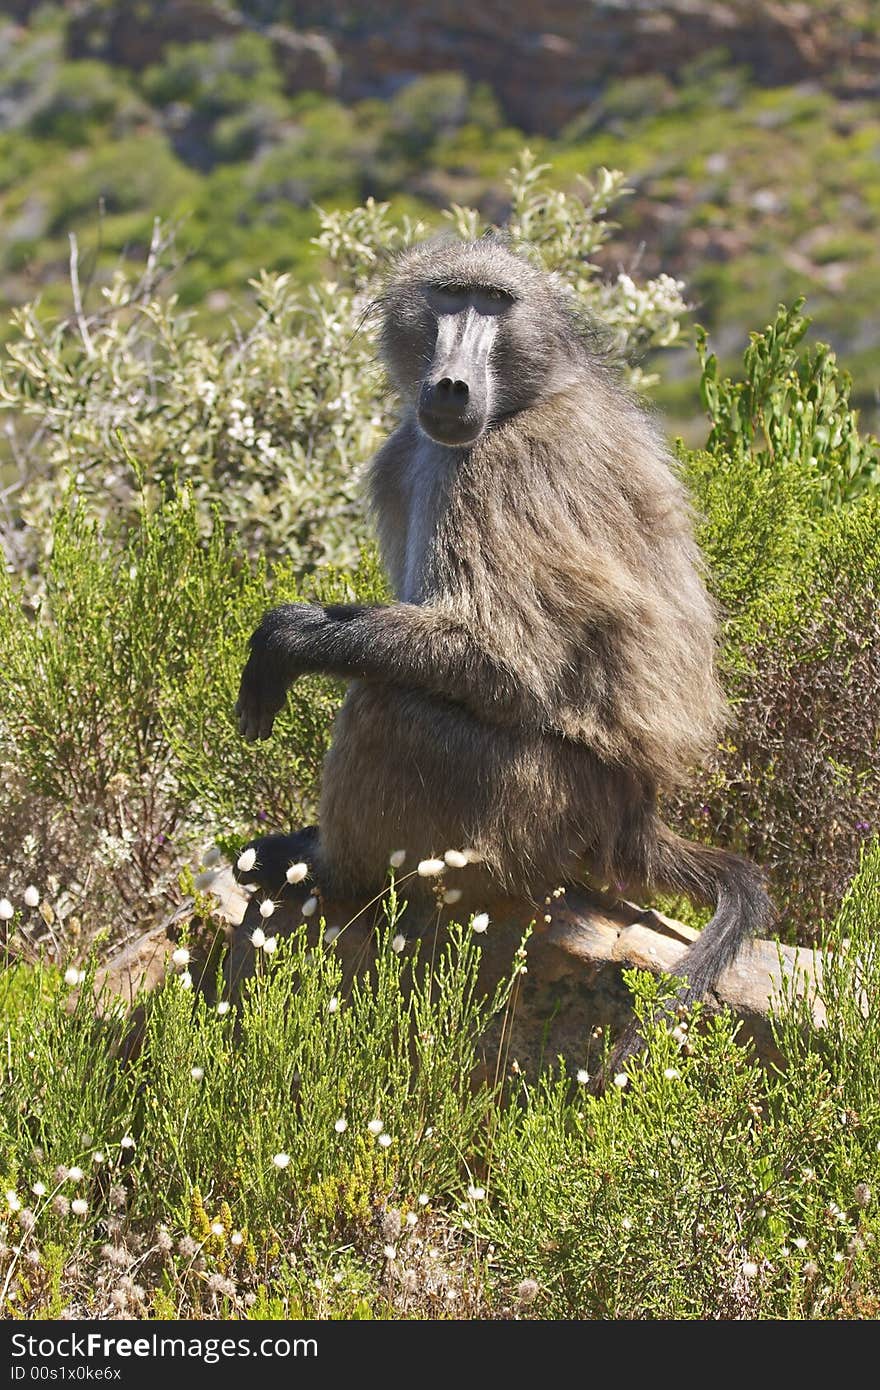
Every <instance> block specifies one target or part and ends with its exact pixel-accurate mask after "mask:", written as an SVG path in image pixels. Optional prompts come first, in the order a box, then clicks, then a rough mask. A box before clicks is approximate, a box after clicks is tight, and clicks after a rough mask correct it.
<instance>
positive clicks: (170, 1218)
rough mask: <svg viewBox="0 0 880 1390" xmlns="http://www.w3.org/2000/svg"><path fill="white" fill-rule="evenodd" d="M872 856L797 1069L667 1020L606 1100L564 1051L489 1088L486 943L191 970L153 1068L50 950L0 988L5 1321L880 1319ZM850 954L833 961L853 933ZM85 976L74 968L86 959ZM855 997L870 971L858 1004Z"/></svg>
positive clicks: (640, 1006)
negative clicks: (422, 955) (215, 989)
mask: <svg viewBox="0 0 880 1390" xmlns="http://www.w3.org/2000/svg"><path fill="white" fill-rule="evenodd" d="M878 903H880V845H877V844H875V845H874V846H873V848H872V849H870V850H869V851H868V852H866V854H865V855H864V857H863V862H862V867H861V870H860V873H859V876H858V878H857V880H856V882H855V883H854V885H853V887H852V889H851V891H850V893H849V895H848V897H847V899H846V901H845V903H844V905H843V908H842V910H841V914H840V917H839V919H838V921H837V923H836V924H835V926H834V928H833V929H832V930H831V931H830V932H829V935H828V946H829V948H830V950H829V955H828V965H827V968H826V971H825V976H824V981H823V984H822V993H823V998H824V1002H825V1005H826V1009H827V1023H826V1026H825V1028H824V1029H823V1030H821V1031H819V1032H817V1031H816V1030H815V1029H814V1028H812V1027H811V1026H810V1025H809V1024H808V1021H807V1014H806V1012H805V1011H804V1009H803V1008H802V1007H801V1006H800V1005H798V1004H797V1003H796V1002H795V1001H794V1000H793V999H789V1000H782V1001H780V1004H779V1017H778V1020H777V1024H776V1028H777V1036H778V1041H779V1044H780V1046H781V1047H782V1049H783V1051H784V1054H785V1055H786V1057H787V1059H788V1066H787V1070H786V1071H784V1072H776V1071H768V1070H765V1069H763V1068H762V1067H761V1066H760V1065H759V1064H758V1063H757V1062H756V1061H755V1060H754V1059H753V1058H752V1057H751V1056H750V1055H749V1054H748V1052H747V1051H746V1050H745V1049H743V1048H742V1047H740V1046H739V1045H738V1043H737V1041H736V1023H735V1021H734V1020H733V1019H732V1018H730V1017H728V1016H724V1015H722V1016H720V1017H717V1018H715V1019H713V1020H712V1021H711V1022H710V1023H709V1024H708V1025H703V1023H702V1022H701V1020H700V1019H699V1017H698V1016H694V1017H691V1018H686V1019H683V1020H679V1023H678V1024H677V1025H676V1027H675V1028H674V1029H672V1030H670V1029H669V1027H668V1025H667V1024H666V1023H664V1022H663V1021H662V1018H661V1016H660V1013H661V1005H662V1001H663V998H664V991H665V989H666V985H665V983H664V982H662V981H661V982H656V981H652V980H650V979H649V978H647V977H641V976H636V975H635V974H634V975H633V976H632V977H631V984H632V987H633V989H634V993H635V1003H636V1008H637V1010H638V1012H639V1014H640V1016H641V1018H642V1019H643V1022H644V1026H645V1029H646V1032H647V1035H648V1037H649V1041H650V1046H649V1049H648V1051H647V1052H646V1054H645V1055H644V1056H643V1057H641V1058H639V1059H637V1060H636V1061H635V1062H634V1063H632V1064H631V1066H630V1069H629V1071H628V1073H627V1074H621V1075H620V1076H618V1077H616V1078H615V1084H613V1085H610V1086H609V1087H608V1088H607V1091H606V1092H605V1094H603V1095H601V1096H595V1095H592V1094H590V1093H589V1090H588V1088H587V1087H586V1086H585V1085H584V1084H583V1080H584V1078H583V1077H582V1075H580V1074H579V1075H578V1076H575V1075H571V1074H569V1073H568V1072H567V1070H566V1068H565V1066H564V1065H563V1064H562V1063H561V1061H560V1063H559V1064H557V1065H556V1066H553V1067H550V1068H549V1069H548V1070H547V1071H546V1072H545V1073H544V1074H543V1075H541V1076H530V1075H527V1074H525V1073H524V1072H523V1070H522V1069H521V1068H520V1067H519V1066H518V1064H517V1065H516V1066H511V1068H510V1070H509V1072H508V1075H507V1076H506V1077H504V1078H502V1079H501V1081H500V1082H499V1083H498V1084H497V1085H488V1084H486V1083H485V1082H477V1081H475V1080H474V1079H473V1076H474V1066H475V1061H476V1044H477V1041H478V1039H479V1036H480V1034H481V1032H482V1031H483V1029H484V1028H485V1026H486V1024H487V1021H488V1020H489V1018H490V1017H491V1016H492V1015H493V1014H494V1013H496V1012H497V1011H498V1010H499V1009H503V1008H505V1007H507V1006H508V1004H509V1001H510V999H511V994H510V981H507V982H505V983H503V984H502V985H501V987H500V988H499V990H498V992H497V994H496V996H495V998H494V999H491V1000H488V999H484V998H480V997H478V996H477V993H476V989H475V981H476V971H477V967H478V964H479V951H480V942H479V936H478V935H477V934H476V933H474V932H473V931H472V930H471V929H470V927H465V928H462V929H460V930H456V931H454V932H453V933H452V937H451V940H450V942H449V944H448V945H447V946H446V947H445V948H444V949H443V951H442V952H441V953H440V955H439V957H438V959H437V961H436V962H435V968H434V970H433V971H426V970H424V969H422V968H421V967H420V966H419V964H418V956H417V955H416V956H415V957H409V956H401V955H399V954H398V953H397V952H396V951H395V950H394V949H393V947H392V940H393V935H394V932H395V925H396V907H395V899H394V894H393V892H392V893H391V895H390V900H389V908H388V913H387V917H388V921H387V926H386V927H385V929H384V935H383V937H382V942H381V945H380V950H379V952H378V960H377V965H376V968H375V973H374V976H373V978H372V979H370V980H366V979H363V980H360V981H358V982H356V983H355V984H354V985H353V986H352V988H351V990H350V991H349V992H348V993H344V992H343V990H342V988H341V969H340V965H339V962H338V960H337V957H336V953H335V951H334V949H333V948H332V946H331V947H328V948H324V949H319V950H310V949H309V946H308V943H307V941H306V938H305V935H304V933H300V934H298V935H295V936H294V937H292V938H289V939H288V940H287V941H286V942H280V943H279V944H278V948H277V950H275V951H274V952H272V953H271V954H268V953H267V952H266V951H265V949H263V950H261V951H259V952H258V956H259V960H258V969H257V973H256V976H255V978H254V980H253V982H252V984H251V986H250V988H249V990H248V992H247V993H246V996H245V997H244V999H243V1000H242V1001H241V1002H240V1004H238V1005H235V1004H233V1005H232V1006H231V1007H226V1006H225V1005H224V1003H223V1002H222V1001H221V1004H220V1006H219V1007H218V1006H217V1005H215V1004H212V1005H209V1004H208V1003H207V1002H206V1001H205V999H204V998H203V997H202V996H201V995H199V994H198V993H197V992H194V991H193V990H192V989H191V988H187V979H188V976H187V974H186V972H185V970H183V966H184V964H185V962H184V961H183V958H182V957H179V958H178V967H177V969H176V970H175V971H172V973H171V975H170V976H169V978H168V980H167V982H166V984H165V985H164V987H162V988H161V989H160V990H159V991H158V992H157V993H156V994H155V996H154V997H153V998H152V999H151V1001H150V1003H149V1007H148V1010H147V1023H146V1033H145V1037H144V1041H143V1046H142V1047H141V1049H140V1051H139V1053H138V1055H137V1056H136V1057H135V1058H134V1059H132V1060H129V1061H128V1062H123V1061H122V1060H121V1059H120V1056H119V1040H120V1035H121V1032H122V1031H123V1028H124V1024H123V1022H122V1020H121V1019H120V1017H119V1015H118V1013H116V1012H114V1010H113V1009H112V1008H108V1007H107V1001H106V1000H105V1001H103V1004H102V1005H101V1006H100V1007H98V1006H96V999H95V995H94V992H93V988H92V983H93V967H90V968H89V970H88V971H87V972H86V978H85V979H84V980H83V981H82V982H81V983H78V984H77V985H75V986H72V985H71V984H70V983H69V982H67V981H65V980H64V979H62V977H61V975H60V972H59V971H58V970H57V969H56V968H54V967H49V966H41V967H37V968H29V967H25V966H21V965H18V966H15V967H12V968H10V969H8V970H7V971H6V972H5V974H4V977H3V985H2V991H3V994H2V1016H3V1031H4V1038H5V1045H4V1048H3V1067H2V1077H0V1089H2V1108H0V1114H2V1117H3V1118H2V1121H0V1179H2V1181H0V1192H2V1193H3V1194H4V1195H2V1196H0V1212H2V1215H0V1235H2V1239H3V1245H2V1257H0V1287H2V1308H3V1313H4V1315H5V1316H7V1317H11V1318H45V1317H58V1316H61V1315H64V1316H79V1317H89V1318H114V1317H129V1318H131V1317H134V1318H146V1317H156V1316H158V1317H163V1318H192V1317H197V1318H211V1319H224V1320H225V1319H239V1318H255V1317H259V1318H317V1319H359V1318H384V1319H405V1318H412V1317H418V1318H450V1317H452V1318H465V1319H487V1318H489V1319H498V1318H502V1319H503V1318H523V1317H528V1318H538V1319H551V1320H552V1319H569V1318H592V1319H607V1318H655V1317H662V1318H678V1319H703V1318H706V1319H714V1318H718V1317H721V1318H728V1317H732V1318H737V1317H739V1318H741V1317H748V1318H762V1317H769V1318H874V1317H876V1316H877V1313H878V1311H880V1262H878V1258H877V1240H878V1236H880V1215H878V1212H880V1208H878V1200H877V1198H878V1194H880V1099H878V1097H880V1062H878V1058H880V1046H878V1044H880V1007H878V1002H877V1001H878V1000H880V948H878V942H877V936H876V925H877V917H878ZM844 943H845V947H844ZM71 978H74V977H71ZM856 986H861V988H862V991H863V992H862V994H861V995H859V993H858V989H857V988H856Z"/></svg>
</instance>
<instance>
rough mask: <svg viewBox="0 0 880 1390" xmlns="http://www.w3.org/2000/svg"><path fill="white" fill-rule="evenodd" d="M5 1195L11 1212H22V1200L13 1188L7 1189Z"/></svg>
mask: <svg viewBox="0 0 880 1390" xmlns="http://www.w3.org/2000/svg"><path fill="white" fill-rule="evenodd" d="M3 1195H4V1196H5V1198H6V1205H7V1206H8V1208H9V1210H10V1211H21V1198H20V1197H19V1195H18V1193H17V1192H16V1191H15V1190H14V1189H13V1188H11V1187H9V1188H7V1190H6V1192H5V1193H4V1194H3Z"/></svg>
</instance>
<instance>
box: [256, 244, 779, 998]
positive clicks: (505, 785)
mask: <svg viewBox="0 0 880 1390" xmlns="http://www.w3.org/2000/svg"><path fill="white" fill-rule="evenodd" d="M437 286H440V287H442V286H453V287H461V286H464V287H465V289H467V288H468V287H472V286H476V287H481V286H482V287H486V286H489V287H493V290H494V291H496V292H497V293H499V294H503V295H505V296H508V297H509V302H508V300H505V303H507V305H508V307H507V309H506V311H505V312H504V314H503V315H502V316H501V317H500V319H499V324H498V328H497V336H496V337H495V339H494V342H493V346H492V354H491V373H492V377H491V380H490V382H489V385H488V390H489V399H490V408H489V417H488V418H487V420H486V422H485V428H484V429H483V430H482V433H481V434H480V436H479V438H477V439H476V441H475V442H474V443H473V444H472V445H470V446H469V447H465V448H453V447H448V446H446V445H444V444H440V443H436V442H435V441H434V439H433V438H431V437H429V436H428V435H427V434H426V433H425V432H424V430H423V429H422V428H421V427H420V424H419V413H418V409H417V404H418V400H419V394H418V393H419V390H420V387H421V385H422V383H423V381H424V380H426V379H427V375H428V373H429V371H430V369H431V364H432V359H433V355H434V341H435V338H436V335H437V326H436V316H434V315H433V313H432V310H431V308H430V293H433V288H432V287H437ZM426 287H427V288H426ZM378 304H379V311H380V313H381V314H382V344H383V355H384V358H385V362H386V365H387V367H388V372H389V377H390V380H391V383H392V385H393V386H394V387H395V388H396V390H397V391H398V393H399V395H400V399H401V406H402V415H401V422H400V425H399V427H398V428H397V429H396V430H395V432H394V433H393V434H392V435H391V437H390V438H389V440H388V441H387V443H386V444H385V445H384V447H383V448H382V449H381V450H380V451H379V453H378V455H377V456H376V458H375V460H374V461H373V463H372V467H371V470H370V496H371V502H372V509H373V514H374V517H375V522H376V528H377V531H378V536H379V541H380V545H381V550H382V554H383V557H384V560H385V563H386V565H387V569H388V572H389V575H390V577H391V581H392V584H393V586H394V590H395V594H396V597H397V600H398V601H397V602H396V603H394V604H392V605H391V606H389V607H387V608H367V609H364V608H351V609H324V610H321V609H302V610H297V609H295V608H290V609H279V610H275V611H274V613H273V614H270V615H268V617H267V619H266V621H265V623H264V624H263V627H262V628H261V629H260V630H259V631H258V633H257V634H255V637H254V647H253V653H252V656H251V660H250V662H249V663H248V668H246V671H245V677H244V679H243V686H242V691H243V695H242V702H240V708H242V709H244V710H245V711H246V713H247V711H248V710H250V711H251V716H250V721H251V722H250V723H249V724H247V723H246V719H245V718H243V725H242V727H243V728H246V729H248V730H249V731H250V736H260V735H261V734H264V733H265V730H266V727H267V726H266V715H265V711H267V710H268V712H269V714H268V727H269V728H271V711H272V708H273V707H277V706H278V703H279V698H283V689H284V688H286V684H287V683H289V681H290V679H294V678H295V676H296V675H297V674H298V673H299V672H300V671H302V670H307V669H320V670H330V671H336V672H337V673H339V674H342V675H346V676H348V677H349V678H352V679H351V685H350V688H349V691H348V694H347V697H346V700H345V702H344V705H343V707H342V709H341V711H340V713H339V715H338V718H337V722H336V727H335V731H334V738H333V744H332V747H331V749H330V752H329V754H328V757H327V761H326V766H325V773H324V783H323V793H322V799H321V807H320V827H321V828H320V840H319V844H318V849H317V854H316V873H317V876H318V879H319V882H321V884H322V886H323V887H324V888H325V889H326V891H328V892H330V893H333V894H336V893H339V894H344V895H356V894H364V895H369V894H372V893H374V892H377V891H379V890H380V889H381V887H382V885H383V883H384V881H385V878H386V873H387V865H388V857H389V854H390V853H391V852H392V851H394V850H398V849H406V851H407V853H408V856H409V857H408V861H407V867H410V866H414V865H415V862H416V861H417V860H419V859H421V858H426V857H429V856H437V855H442V854H443V852H444V850H447V849H450V848H456V849H458V848H471V847H472V848H474V849H476V850H477V851H479V854H480V856H481V860H482V863H481V865H480V866H474V867H472V868H469V869H466V870H459V871H455V872H454V873H453V872H450V875H449V876H448V882H449V884H450V885H454V886H461V887H463V888H464V889H465V890H466V891H465V898H464V900H463V902H462V904H461V909H460V910H476V909H478V908H479V907H480V906H481V905H482V902H483V899H484V896H485V894H486V892H487V891H488V890H489V888H490V887H491V886H492V885H502V886H503V887H504V888H506V889H509V890H513V891H517V892H522V893H527V894H528V893H532V894H535V895H537V894H539V893H543V892H544V891H545V890H546V888H547V887H548V886H552V885H555V884H557V883H564V882H566V881H572V880H574V879H577V878H580V877H582V876H583V875H585V874H587V875H589V876H591V877H592V878H593V879H595V880H599V881H601V882H607V883H611V884H614V883H620V884H626V885H627V886H628V887H629V888H630V890H631V891H638V890H642V891H644V890H647V891H650V889H651V888H652V887H654V886H655V885H657V886H664V887H669V888H672V889H675V890H677V891H684V892H687V893H690V894H692V895H693V896H695V897H697V898H702V899H703V900H706V901H710V902H713V903H715V904H717V906H718V911H717V913H716V916H715V917H714V918H713V920H712V923H710V926H709V927H708V928H707V930H706V933H704V937H703V940H702V941H701V942H700V943H699V944H698V945H697V946H696V947H695V948H694V949H693V950H692V951H691V952H690V953H689V956H688V958H687V960H686V961H685V964H684V966H683V972H685V973H688V974H689V976H690V982H691V986H692V990H691V992H692V993H695V992H701V991H702V990H703V989H705V988H706V987H707V985H709V984H710V983H711V980H712V979H714V977H715V976H716V975H717V973H718V971H719V969H720V968H721V967H722V966H723V965H724V964H725V963H726V961H728V960H729V959H730V958H731V957H732V955H733V954H734V953H735V951H736V949H737V948H738V946H739V944H740V943H741V941H742V940H743V939H744V937H745V936H746V935H747V934H748V932H749V931H750V930H751V929H753V928H754V927H755V926H758V925H760V924H761V923H763V922H764V921H766V920H767V917H768V913H769V905H768V903H767V900H766V896H765V894H764V890H763V886H762V880H761V875H760V873H759V872H758V871H757V870H756V869H755V868H754V866H752V865H750V864H748V863H747V862H746V861H744V860H740V859H738V858H736V857H735V856H732V855H727V854H725V853H724V852H722V851H717V850H708V849H705V848H703V847H701V846H698V845H693V844H690V843H688V842H686V841H683V840H681V839H679V838H678V837H677V836H676V835H674V833H673V832H672V831H670V830H668V829H667V828H666V827H665V826H664V825H663V824H662V822H661V821H660V820H659V818H658V815H657V809H656V806H657V797H658V795H659V794H661V793H663V792H666V791H668V790H670V789H671V788H674V787H676V786H678V785H679V784H681V782H682V781H683V780H684V779H685V778H686V777H688V776H689V775H690V773H691V772H692V770H693V768H694V767H695V766H696V765H697V764H699V762H700V761H701V760H702V759H703V758H704V757H705V755H706V753H707V751H708V750H709V749H710V748H711V747H712V744H713V741H714V740H715V739H716V738H717V735H718V732H719V729H720V727H721V724H722V721H723V715H724V704H723V699H722V696H721V692H720V690H719V686H718V682H717V680H716V676H715V669H714V653H715V642H716V615H715V612H714V610H713V606H712V603H711V602H710V599H709V597H708V595H707V592H706V589H705V586H704V583H703V578H702V572H701V571H702V561H701V557H700V553H699V551H698V548H697V545H696V542H695V540H694V536H693V529H692V517H691V509H690V505H689V500H688V497H687V494H686V491H685V489H684V487H683V485H682V482H681V480H680V479H679V477H678V476H677V474H676V471H675V468H674V465H673V462H672V460H671V458H670V455H669V452H668V450H667V448H666V447H665V445H664V443H663V442H662V440H661V438H660V436H659V434H658V432H657V430H656V429H655V427H654V425H653V423H652V421H651V420H650V418H649V417H648V415H647V414H646V412H645V411H644V410H643V409H642V408H641V407H640V406H639V405H638V404H637V403H636V402H635V401H634V400H633V399H632V398H631V396H630V395H629V394H628V393H627V392H626V391H625V390H624V389H623V388H622V387H621V385H620V384H619V383H618V381H617V379H616V376H615V374H614V372H613V371H612V370H611V369H610V368H609V367H608V366H607V365H606V364H605V362H604V361H603V359H602V357H601V356H600V355H599V354H598V353H597V352H596V351H595V347H594V339H593V337H592V336H591V334H590V331H589V330H588V329H586V330H585V328H584V326H583V325H582V324H581V323H580V322H579V321H578V319H577V317H576V315H575V314H574V313H573V310H572V308H571V304H570V300H569V298H568V296H567V294H566V293H565V292H564V290H563V289H562V288H561V287H559V286H556V285H555V284H554V283H553V281H552V279H551V278H550V277H548V276H546V275H544V274H543V273H541V272H540V271H538V270H536V269H535V267H533V266H532V265H531V264H530V263H528V262H527V261H525V260H524V259H522V258H521V257H520V256H517V255H514V254H513V253H511V252H510V251H509V250H508V249H507V248H506V247H505V246H503V245H501V244H499V243H498V242H496V241H491V240H490V241H481V242H478V243H458V242H450V243H445V244H440V245H437V244H432V245H429V246H428V247H419V248H416V249H415V250H414V251H411V252H409V253H407V254H406V255H404V256H403V257H402V258H401V259H400V260H399V262H398V263H397V264H396V265H395V266H394V267H393V269H392V271H391V274H390V276H389V279H388V282H387V284H386V286H385V289H384V292H383V293H382V295H381V296H380V299H379V301H378ZM261 682H262V684H261ZM269 687H271V693H267V690H268V689H269ZM279 691H280V697H279ZM248 702H249V703H248ZM261 702H262V703H261ZM261 710H262V711H263V712H264V713H262V714H261V713H260V711H261ZM254 711H256V713H254ZM256 729H259V733H258V734H256V735H255V734H254V730H256ZM419 887H421V888H423V889H427V885H424V884H416V888H417V889H418V888H419Z"/></svg>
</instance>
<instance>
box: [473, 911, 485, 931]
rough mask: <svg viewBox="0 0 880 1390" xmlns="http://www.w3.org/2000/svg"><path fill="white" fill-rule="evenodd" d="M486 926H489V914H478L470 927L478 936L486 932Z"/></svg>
mask: <svg viewBox="0 0 880 1390" xmlns="http://www.w3.org/2000/svg"><path fill="white" fill-rule="evenodd" d="M488 926H489V914H488V912H478V913H477V915H476V917H475V918H474V920H473V921H472V922H471V927H472V928H473V930H474V931H475V932H479V933H480V934H482V933H483V932H484V931H486V929H487V928H488Z"/></svg>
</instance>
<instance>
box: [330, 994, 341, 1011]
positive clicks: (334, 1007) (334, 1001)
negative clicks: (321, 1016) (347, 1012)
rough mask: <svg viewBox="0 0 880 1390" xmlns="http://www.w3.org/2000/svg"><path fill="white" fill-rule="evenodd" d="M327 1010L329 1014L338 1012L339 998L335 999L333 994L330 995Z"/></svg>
mask: <svg viewBox="0 0 880 1390" xmlns="http://www.w3.org/2000/svg"><path fill="white" fill-rule="evenodd" d="M327 1012H328V1013H331V1014H335V1013H338V1012H339V1000H338V999H337V997H336V995H335V994H334V995H333V996H332V997H331V999H330V1000H329V1002H328V1004H327Z"/></svg>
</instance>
